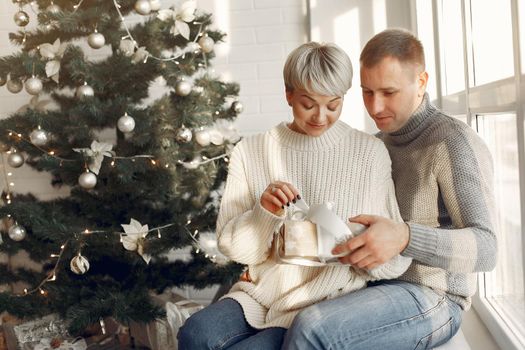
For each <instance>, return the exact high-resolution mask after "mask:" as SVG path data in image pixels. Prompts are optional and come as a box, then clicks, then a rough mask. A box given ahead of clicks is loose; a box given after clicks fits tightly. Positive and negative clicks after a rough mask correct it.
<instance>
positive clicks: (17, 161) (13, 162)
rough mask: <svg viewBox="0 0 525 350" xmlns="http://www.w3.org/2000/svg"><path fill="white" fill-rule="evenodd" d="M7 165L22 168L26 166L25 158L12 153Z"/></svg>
mask: <svg viewBox="0 0 525 350" xmlns="http://www.w3.org/2000/svg"><path fill="white" fill-rule="evenodd" d="M7 164H9V166H11V167H13V168H20V167H21V166H22V164H24V157H23V156H22V155H21V154H20V153H17V152H14V153H11V154H10V155H9V156H8V157H7Z"/></svg>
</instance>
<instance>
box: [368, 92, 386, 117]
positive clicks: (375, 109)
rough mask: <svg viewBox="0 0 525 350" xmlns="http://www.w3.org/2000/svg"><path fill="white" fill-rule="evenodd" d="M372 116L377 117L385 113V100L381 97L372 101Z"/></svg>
mask: <svg viewBox="0 0 525 350" xmlns="http://www.w3.org/2000/svg"><path fill="white" fill-rule="evenodd" d="M370 109H371V110H370V114H371V115H376V114H378V113H381V112H383V109H385V103H384V101H383V99H382V98H381V97H379V96H374V97H372V101H371V103H370Z"/></svg>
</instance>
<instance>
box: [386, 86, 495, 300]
mask: <svg viewBox="0 0 525 350" xmlns="http://www.w3.org/2000/svg"><path fill="white" fill-rule="evenodd" d="M379 137H380V138H381V139H383V141H384V142H385V145H386V147H387V149H388V151H389V153H390V157H391V159H392V176H393V178H394V183H395V187H396V197H397V201H398V203H399V209H400V212H401V216H402V217H403V219H404V220H405V222H407V223H409V226H410V241H409V243H408V246H407V248H406V249H405V250H404V251H403V252H402V255H404V256H407V257H411V258H413V259H414V260H413V263H412V265H411V266H410V268H409V269H408V270H407V271H406V272H405V273H404V274H403V275H402V276H401V277H400V279H402V280H405V281H409V282H413V283H418V284H422V285H425V286H428V287H430V288H433V289H434V290H437V291H443V292H446V293H447V294H448V295H449V297H451V298H452V299H453V300H454V301H456V302H457V303H458V304H460V305H461V307H462V308H463V309H468V308H469V307H470V304H471V298H470V297H471V296H472V295H473V294H474V293H475V292H476V287H477V283H476V280H477V274H476V273H477V272H481V271H489V270H491V269H493V268H494V266H495V264H496V235H495V233H494V223H495V222H496V220H495V209H494V194H493V166H492V158H491V156H490V153H489V150H488V149H487V147H486V145H485V143H484V142H483V141H482V140H481V138H480V137H479V136H478V135H477V134H476V133H475V132H474V130H472V129H471V128H470V127H469V126H468V125H466V124H465V123H463V122H461V121H458V120H456V119H454V118H451V117H449V116H447V115H445V114H443V113H442V112H440V111H439V110H437V109H436V107H434V106H433V105H432V104H430V103H429V98H428V95H425V97H424V100H423V102H422V103H421V106H420V107H419V108H418V109H417V110H416V111H415V112H414V114H413V115H412V116H411V118H410V119H409V121H408V123H407V124H406V125H405V126H403V128H401V129H400V130H399V131H396V132H394V133H391V134H383V133H380V134H379Z"/></svg>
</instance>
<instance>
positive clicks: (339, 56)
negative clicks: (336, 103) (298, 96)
mask: <svg viewBox="0 0 525 350" xmlns="http://www.w3.org/2000/svg"><path fill="white" fill-rule="evenodd" d="M352 74H353V70H352V62H351V61H350V57H348V55H347V54H346V53H345V52H344V51H343V50H342V49H341V48H340V47H339V46H337V45H335V44H321V43H317V42H313V41H312V42H309V43H306V44H303V45H301V46H299V47H298V48H296V49H294V50H293V51H292V52H291V53H290V54H289V55H288V58H287V59H286V63H285V64H284V69H283V76H284V85H285V87H286V91H294V90H295V89H302V90H306V91H308V92H309V93H316V94H319V95H324V96H344V94H346V92H347V91H348V89H350V87H351V86H352Z"/></svg>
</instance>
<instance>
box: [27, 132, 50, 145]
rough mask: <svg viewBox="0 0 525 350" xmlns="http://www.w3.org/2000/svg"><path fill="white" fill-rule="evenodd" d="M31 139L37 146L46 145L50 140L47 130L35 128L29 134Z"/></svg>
mask: <svg viewBox="0 0 525 350" xmlns="http://www.w3.org/2000/svg"><path fill="white" fill-rule="evenodd" d="M29 140H30V141H31V143H32V144H33V145H35V146H44V145H45V144H46V143H47V142H48V141H49V137H48V136H47V132H46V131H45V130H42V129H35V130H33V131H31V134H29Z"/></svg>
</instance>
